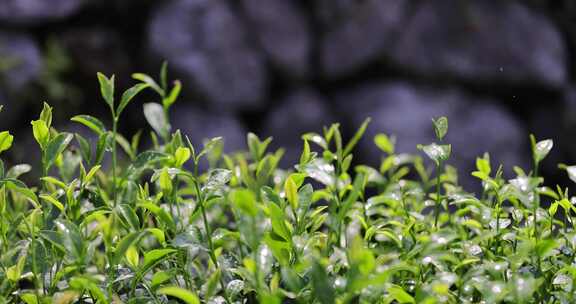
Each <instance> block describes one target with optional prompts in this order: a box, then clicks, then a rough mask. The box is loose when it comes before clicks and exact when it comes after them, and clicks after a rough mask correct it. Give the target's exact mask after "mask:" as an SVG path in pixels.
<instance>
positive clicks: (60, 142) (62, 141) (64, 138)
mask: <svg viewBox="0 0 576 304" xmlns="http://www.w3.org/2000/svg"><path fill="white" fill-rule="evenodd" d="M73 137H74V136H73V135H72V134H70V133H60V134H58V135H56V137H54V139H52V140H51V141H50V142H49V143H48V146H47V147H46V153H44V164H45V166H46V168H47V169H49V168H50V167H51V166H52V165H53V164H54V162H55V161H56V158H57V157H58V155H60V154H61V153H62V152H64V149H66V147H67V146H68V144H69V143H70V141H71V140H72V138H73Z"/></svg>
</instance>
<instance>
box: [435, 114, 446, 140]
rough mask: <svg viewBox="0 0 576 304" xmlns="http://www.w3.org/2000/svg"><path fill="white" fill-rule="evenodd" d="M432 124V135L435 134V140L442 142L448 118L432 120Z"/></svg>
mask: <svg viewBox="0 0 576 304" xmlns="http://www.w3.org/2000/svg"><path fill="white" fill-rule="evenodd" d="M432 122H433V124H434V133H436V138H438V139H439V140H442V139H443V138H444V136H446V133H447V132H448V118H446V117H444V116H442V117H439V118H438V119H432Z"/></svg>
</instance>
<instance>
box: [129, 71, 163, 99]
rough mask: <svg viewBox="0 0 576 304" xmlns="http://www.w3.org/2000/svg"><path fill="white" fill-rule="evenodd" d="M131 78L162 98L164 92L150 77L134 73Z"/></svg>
mask: <svg viewBox="0 0 576 304" xmlns="http://www.w3.org/2000/svg"><path fill="white" fill-rule="evenodd" d="M132 78H134V79H136V80H139V81H141V82H143V83H145V84H147V85H148V86H150V88H152V89H153V90H154V91H156V92H157V93H158V95H160V96H164V90H163V89H162V88H161V87H160V86H159V85H158V83H156V81H155V80H154V79H152V77H150V76H148V75H146V74H144V73H134V74H132Z"/></svg>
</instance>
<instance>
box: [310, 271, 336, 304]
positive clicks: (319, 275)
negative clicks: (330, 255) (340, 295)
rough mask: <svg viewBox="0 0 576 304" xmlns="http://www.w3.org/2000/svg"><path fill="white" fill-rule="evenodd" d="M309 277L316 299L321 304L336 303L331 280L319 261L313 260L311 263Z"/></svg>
mask: <svg viewBox="0 0 576 304" xmlns="http://www.w3.org/2000/svg"><path fill="white" fill-rule="evenodd" d="M311 277H312V287H313V290H314V295H315V296H316V299H317V300H318V301H319V302H320V303H322V304H334V303H336V301H335V300H336V299H335V295H334V288H333V287H332V282H330V279H329V278H328V274H326V271H325V270H324V267H322V265H321V264H320V263H318V262H314V263H313V264H312V271H311Z"/></svg>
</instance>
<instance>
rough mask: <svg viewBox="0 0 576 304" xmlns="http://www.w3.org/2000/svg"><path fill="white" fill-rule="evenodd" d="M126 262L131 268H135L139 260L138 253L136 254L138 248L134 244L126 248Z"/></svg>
mask: <svg viewBox="0 0 576 304" xmlns="http://www.w3.org/2000/svg"><path fill="white" fill-rule="evenodd" d="M126 262H128V265H129V266H130V267H132V268H137V267H138V263H139V262H140V255H139V254H138V248H137V247H136V246H130V247H128V250H126Z"/></svg>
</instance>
